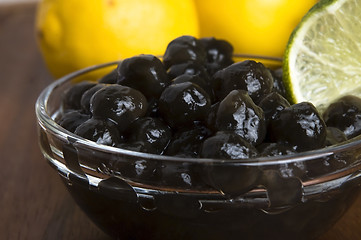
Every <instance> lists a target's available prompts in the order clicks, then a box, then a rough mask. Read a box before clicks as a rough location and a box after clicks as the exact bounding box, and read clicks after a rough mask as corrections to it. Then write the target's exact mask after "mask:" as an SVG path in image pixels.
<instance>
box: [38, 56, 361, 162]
mask: <svg viewBox="0 0 361 240" xmlns="http://www.w3.org/2000/svg"><path fill="white" fill-rule="evenodd" d="M234 57H236V58H237V57H239V58H246V59H247V58H254V59H260V60H261V59H265V60H270V61H275V62H281V61H282V58H277V57H267V56H255V55H244V54H235V55H234ZM119 62H120V61H112V62H108V63H103V64H98V65H94V66H90V67H87V68H83V69H81V70H78V71H75V72H72V73H70V74H68V75H65V76H63V77H61V78H59V79H57V80H55V81H53V82H52V83H51V84H49V85H48V86H47V87H45V88H44V89H43V91H42V92H41V93H40V95H39V97H38V99H37V100H36V103H35V113H36V117H37V121H38V123H39V124H40V125H41V126H42V127H43V128H44V129H46V131H48V132H51V133H52V134H54V135H55V136H57V137H60V138H62V139H64V140H67V139H69V138H71V139H72V141H76V142H77V145H78V146H79V147H84V148H90V149H92V150H93V151H100V152H107V153H114V154H117V155H119V154H121V155H127V156H132V157H139V158H143V159H153V160H161V161H176V162H180V161H181V162H197V163H222V164H231V165H235V164H236V165H239V166H241V165H244V166H263V165H277V164H285V163H294V162H303V161H309V160H313V159H317V158H322V157H327V156H330V155H333V154H336V153H339V152H345V151H348V150H351V149H354V148H359V147H361V137H360V136H359V137H355V138H353V139H350V140H348V141H345V142H343V143H340V144H338V145H334V146H330V147H326V148H322V149H317V150H312V151H305V152H300V153H296V154H292V155H283V156H273V157H256V158H250V159H239V160H238V159H231V160H227V159H209V158H181V157H174V156H167V155H157V154H149V153H142V152H135V151H130V150H125V149H121V148H116V147H111V146H106V145H101V144H98V143H96V142H93V141H90V140H87V139H84V138H82V137H79V136H77V135H75V134H74V133H71V132H69V131H68V130H66V129H64V128H63V127H61V126H60V125H58V124H57V123H56V122H55V121H54V120H53V119H52V117H51V116H50V115H49V114H48V112H47V104H48V99H49V97H50V95H51V93H52V92H53V91H54V90H55V89H56V88H57V87H58V86H61V85H62V84H64V83H65V82H67V81H69V80H71V79H73V78H75V77H78V76H81V75H82V74H85V73H88V72H91V71H94V70H97V69H101V68H105V67H109V66H112V65H114V66H116V64H118V63H119Z"/></svg>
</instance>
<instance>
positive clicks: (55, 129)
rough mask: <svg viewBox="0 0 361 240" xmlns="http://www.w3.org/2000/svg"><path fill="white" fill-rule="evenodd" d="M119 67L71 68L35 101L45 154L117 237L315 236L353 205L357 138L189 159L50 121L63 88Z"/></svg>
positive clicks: (359, 155) (360, 155)
mask: <svg viewBox="0 0 361 240" xmlns="http://www.w3.org/2000/svg"><path fill="white" fill-rule="evenodd" d="M246 58H248V56H246ZM255 58H256V59H257V60H259V61H261V62H262V61H265V62H267V63H266V64H268V65H269V66H272V67H277V66H278V67H279V66H280V64H281V62H280V60H278V59H272V58H267V59H258V58H257V57H255ZM238 59H242V58H238ZM117 63H118V62H112V63H107V64H103V65H99V66H94V67H90V68H86V69H84V70H80V71H77V72H75V73H72V74H69V75H67V76H65V77H63V78H61V79H59V80H57V81H55V82H53V83H52V84H51V85H50V86H48V87H47V88H46V89H44V91H43V92H42V93H41V94H40V96H39V98H38V100H37V102H36V115H37V120H38V133H39V134H38V135H39V143H40V148H41V151H42V153H43V155H44V157H45V159H46V160H47V161H48V162H49V163H50V165H51V166H52V167H53V169H55V170H56V171H57V172H58V173H59V176H60V177H61V179H62V181H63V182H64V183H65V186H66V187H67V189H68V190H69V192H70V194H71V195H72V197H73V198H74V200H75V201H76V203H77V204H78V205H79V206H80V207H81V209H82V210H83V211H84V212H85V213H86V214H87V215H88V216H89V217H90V219H91V220H92V221H94V223H95V224H96V225H97V226H99V228H101V229H102V230H103V231H105V232H106V233H107V234H109V235H110V236H112V237H114V238H115V239H147V240H152V239H157V240H159V239H172V240H176V239H188V240H191V239H208V240H212V239H315V238H317V237H318V236H320V235H321V234H322V233H324V232H325V231H327V230H328V229H329V228H330V227H331V226H332V225H333V224H334V223H335V222H336V221H337V220H338V219H339V218H340V217H341V216H342V215H343V214H344V213H345V212H346V210H347V209H348V208H349V207H350V205H351V204H352V203H353V202H354V200H355V198H356V196H357V194H358V192H359V189H360V188H359V185H360V182H361V178H360V169H361V164H360V160H361V138H354V139H352V140H350V141H347V142H344V143H343V144H340V145H335V146H332V147H328V148H324V149H319V150H314V151H308V152H303V153H298V154H294V155H289V156H278V157H268V158H254V159H249V160H221V159H193V158H179V157H169V156H160V155H153V154H146V153H140V152H133V151H128V150H123V149H119V148H114V147H109V146H104V145H100V144H97V143H95V142H92V141H89V140H86V139H84V138H81V137H78V136H76V135H74V134H72V133H70V132H68V131H67V130H65V129H64V128H62V127H61V126H59V125H58V124H57V123H56V122H55V121H54V119H55V118H56V116H57V114H58V112H59V107H60V101H61V98H62V96H63V94H64V92H65V91H66V90H67V89H69V88H70V87H71V86H72V85H73V84H74V83H75V82H79V81H82V80H84V79H87V76H88V75H89V76H90V75H91V76H93V75H94V73H97V72H102V73H104V70H105V69H106V70H107V71H109V69H112V68H115V67H116V65H117Z"/></svg>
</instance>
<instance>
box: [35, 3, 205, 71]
mask: <svg viewBox="0 0 361 240" xmlns="http://www.w3.org/2000/svg"><path fill="white" fill-rule="evenodd" d="M35 28H36V33H37V34H36V36H37V40H38V43H39V46H40V50H41V52H42V54H43V56H44V59H45V62H46V64H47V66H48V69H49V70H50V72H51V73H52V74H53V75H54V77H60V76H63V75H65V74H67V73H70V72H73V71H75V70H78V69H81V68H84V67H87V66H91V65H95V64H99V63H105V62H109V61H116V60H120V59H124V58H127V57H131V56H134V55H137V54H143V53H146V54H154V55H162V54H163V53H164V52H165V49H166V47H167V44H168V43H169V42H170V41H171V40H172V39H174V38H176V37H178V36H180V35H193V36H198V34H199V25H198V18H197V11H196V7H195V4H194V2H193V1H192V0H182V1H179V0H152V1H149V0H132V1H129V0H42V1H41V2H40V3H39V5H38V9H37V17H36V26H35Z"/></svg>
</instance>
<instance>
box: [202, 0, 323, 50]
mask: <svg viewBox="0 0 361 240" xmlns="http://www.w3.org/2000/svg"><path fill="white" fill-rule="evenodd" d="M316 2H317V0H222V1H218V0H196V1H195V3H196V5H197V9H198V17H199V21H200V35H201V36H202V37H207V36H208V37H209V36H214V37H216V38H222V39H227V40H228V41H230V42H231V43H232V45H233V46H234V49H235V52H237V53H244V54H256V55H267V56H275V57H282V55H283V53H284V50H285V47H286V44H287V41H288V39H289V37H290V35H291V32H292V30H293V29H294V28H295V27H296V26H297V24H298V23H299V21H300V20H301V18H302V17H303V16H304V15H305V14H306V13H307V11H308V10H309V9H310V8H311V7H312V6H313V5H314V4H315V3H316Z"/></svg>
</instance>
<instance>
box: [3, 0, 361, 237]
mask: <svg viewBox="0 0 361 240" xmlns="http://www.w3.org/2000/svg"><path fill="white" fill-rule="evenodd" d="M35 11H36V5H35V4H34V3H32V4H22V5H11V6H3V5H0V82H1V85H0V119H1V120H0V121H1V124H0V161H1V164H0V239H6V240H7V239H10V240H12V239H51V240H57V239H69V240H71V239H90V240H92V239H94V240H95V239H100V240H109V238H108V237H107V236H106V235H105V234H104V233H102V232H101V231H100V230H99V229H98V228H97V227H96V226H95V225H94V224H93V223H92V222H90V220H88V218H87V217H86V216H85V215H84V213H83V212H82V211H81V210H80V209H79V208H78V206H77V205H76V204H75V203H74V201H73V200H72V199H71V197H70V195H69V194H68V192H67V191H66V190H65V188H64V186H63V185H62V183H61V181H60V178H59V177H58V176H57V173H56V172H55V171H54V170H53V169H52V168H51V167H50V166H49V165H48V164H47V162H46V161H45V160H44V159H43V157H42V155H41V153H40V150H39V147H38V142H37V133H36V119H35V113H34V104H35V101H36V98H37V96H38V95H39V93H40V91H41V90H42V89H43V88H44V87H45V86H47V85H48V84H49V83H50V82H51V81H52V80H53V79H52V77H51V76H50V74H49V73H48V71H47V69H46V67H45V64H44V62H43V60H42V57H41V55H40V53H39V51H38V48H37V45H36V42H35V36H34V16H35ZM360 226H361V197H359V198H358V199H357V201H356V203H355V204H354V205H353V206H352V208H351V209H350V210H349V211H348V212H347V214H346V215H345V216H344V217H343V218H342V219H341V220H340V221H339V222H338V223H337V224H336V225H335V226H334V227H333V228H332V229H331V230H330V231H329V232H327V233H326V234H325V235H324V236H322V237H321V239H322V240H357V239H361V227H360Z"/></svg>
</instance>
